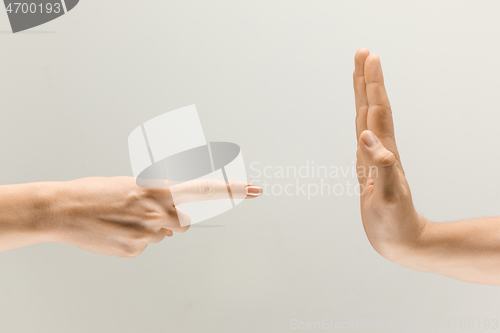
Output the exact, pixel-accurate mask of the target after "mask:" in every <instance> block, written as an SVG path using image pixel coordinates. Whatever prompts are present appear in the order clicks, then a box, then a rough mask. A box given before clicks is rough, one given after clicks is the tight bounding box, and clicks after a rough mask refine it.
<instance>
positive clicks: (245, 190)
mask: <svg viewBox="0 0 500 333" xmlns="http://www.w3.org/2000/svg"><path fill="white" fill-rule="evenodd" d="M170 192H171V194H172V198H173V200H174V204H175V205H176V206H177V205H181V204H183V203H187V202H195V201H207V200H220V199H231V198H233V199H250V198H255V197H257V196H260V195H261V194H262V188H260V187H258V186H255V185H252V184H249V183H246V182H239V181H229V183H226V182H225V181H223V180H218V179H197V180H191V181H188V182H185V183H181V184H177V185H174V186H172V187H171V188H170Z"/></svg>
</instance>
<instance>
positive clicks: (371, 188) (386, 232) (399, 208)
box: [353, 48, 428, 266]
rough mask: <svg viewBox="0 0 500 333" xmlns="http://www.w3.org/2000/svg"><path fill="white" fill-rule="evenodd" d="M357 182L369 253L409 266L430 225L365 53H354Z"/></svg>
mask: <svg viewBox="0 0 500 333" xmlns="http://www.w3.org/2000/svg"><path fill="white" fill-rule="evenodd" d="M353 76H354V91H355V96H356V135H357V137H358V150H357V169H358V180H359V183H360V185H361V186H362V188H363V187H364V192H363V193H362V195H361V217H362V220H363V226H364V228H365V232H366V235H367V236H368V240H369V241H370V243H371V245H372V246H373V248H374V249H375V250H376V251H377V252H378V253H380V254H381V255H382V256H384V257H385V258H387V259H389V260H391V261H395V262H398V263H400V264H403V265H406V266H411V259H410V258H411V257H412V256H413V254H414V253H415V252H416V251H417V249H418V246H419V244H420V243H421V238H422V235H423V233H424V232H425V229H426V226H427V225H428V222H427V221H426V220H424V219H423V218H422V217H420V216H419V215H418V214H417V212H416V211H415V208H414V207H413V202H412V198H411V193H410V187H409V185H408V182H407V181H406V178H405V174H404V171H403V167H402V165H401V160H400V157H399V153H398V150H397V147H396V140H395V137H394V127H393V122H392V111H391V105H390V103H389V99H388V97H387V93H386V90H385V86H384V78H383V75H382V67H381V65H380V60H379V58H378V56H377V55H376V54H369V51H368V49H366V48H361V49H359V50H358V51H357V52H356V56H355V70H354V75H353Z"/></svg>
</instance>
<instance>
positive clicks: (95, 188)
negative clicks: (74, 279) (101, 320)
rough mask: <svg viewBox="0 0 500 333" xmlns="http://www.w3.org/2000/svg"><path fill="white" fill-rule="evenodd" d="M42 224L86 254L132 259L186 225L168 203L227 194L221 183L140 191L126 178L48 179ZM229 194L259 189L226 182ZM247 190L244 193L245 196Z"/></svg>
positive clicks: (235, 195) (55, 237) (184, 215)
mask: <svg viewBox="0 0 500 333" xmlns="http://www.w3.org/2000/svg"><path fill="white" fill-rule="evenodd" d="M54 184H56V185H54V186H53V189H52V190H51V191H50V193H51V197H52V198H51V200H50V201H51V202H52V204H50V208H49V209H48V212H49V213H48V218H47V219H46V220H47V223H48V224H50V228H49V230H50V234H51V237H50V238H51V239H50V240H52V241H56V242H61V243H66V244H71V245H75V246H77V247H79V248H82V249H84V250H88V251H91V252H96V253H101V254H107V255H115V256H120V257H135V256H138V255H139V254H141V253H142V252H143V251H144V249H145V248H146V246H147V245H148V244H150V243H158V242H160V241H161V240H163V239H164V238H165V237H166V236H168V237H170V236H172V235H173V232H177V233H183V232H185V231H187V230H188V229H189V224H190V218H189V215H188V214H187V213H185V212H183V211H182V210H180V209H178V208H177V209H176V207H175V206H174V204H173V200H172V195H173V194H174V192H175V198H176V203H178V204H180V202H181V203H185V202H192V201H202V200H213V199H221V198H224V197H227V188H228V185H227V184H226V183H225V182H223V181H216V180H204V181H190V182H186V183H182V184H178V185H174V186H172V187H170V188H167V189H144V188H141V187H139V186H137V185H136V183H135V179H134V178H131V177H112V178H97V177H96V178H83V179H77V180H73V181H69V182H61V183H54ZM230 184H231V185H230V187H231V193H232V196H233V198H253V197H256V196H258V195H260V194H261V193H262V190H261V189H260V188H258V187H255V186H250V184H247V183H243V182H231V183H230ZM247 193H248V194H247Z"/></svg>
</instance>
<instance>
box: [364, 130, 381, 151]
mask: <svg viewBox="0 0 500 333" xmlns="http://www.w3.org/2000/svg"><path fill="white" fill-rule="evenodd" d="M363 142H364V143H365V145H367V146H368V148H373V147H375V146H376V145H378V139H377V137H376V136H375V134H373V133H372V132H370V131H365V135H363Z"/></svg>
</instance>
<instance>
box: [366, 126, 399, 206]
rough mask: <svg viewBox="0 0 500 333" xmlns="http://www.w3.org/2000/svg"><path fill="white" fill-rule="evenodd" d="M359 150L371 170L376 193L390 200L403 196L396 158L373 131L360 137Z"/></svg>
mask: <svg viewBox="0 0 500 333" xmlns="http://www.w3.org/2000/svg"><path fill="white" fill-rule="evenodd" d="M360 139H361V140H360V143H359V146H360V147H359V148H360V150H361V154H362V156H363V160H364V161H365V164H366V165H367V166H368V167H369V168H370V171H371V175H372V178H373V186H374V189H373V190H374V192H379V191H380V192H379V193H381V194H382V195H383V196H384V198H386V199H390V198H393V197H395V196H398V195H399V194H401V191H402V186H401V179H400V174H399V169H398V167H397V165H396V156H394V154H393V153H392V152H391V151H389V150H388V149H387V148H385V147H384V145H383V144H382V143H381V142H380V140H379V139H378V138H377V136H376V135H375V134H373V132H371V131H364V132H363V133H361V135H360Z"/></svg>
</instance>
